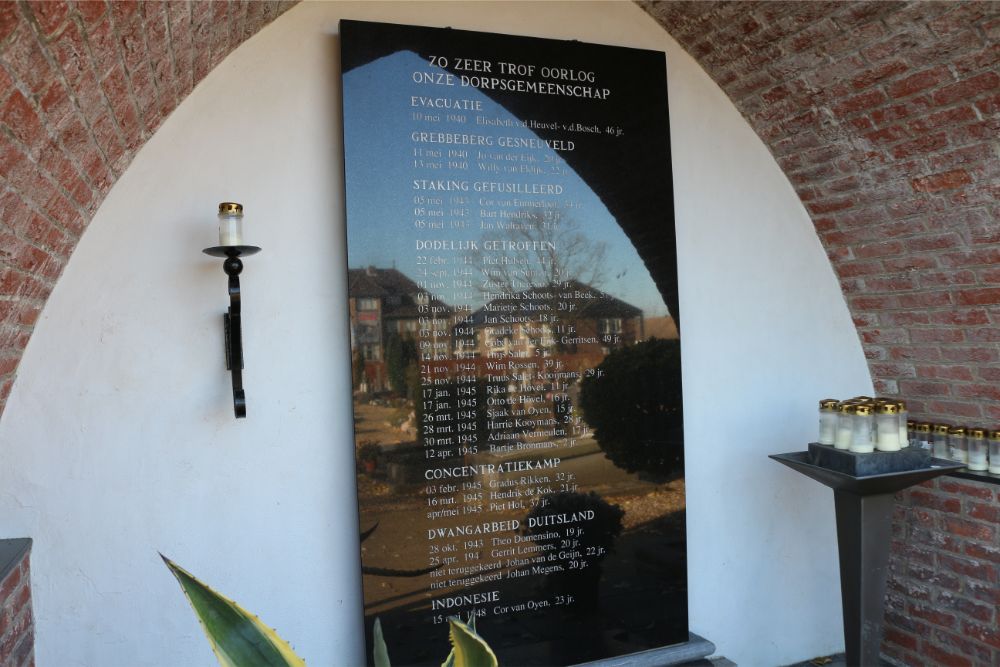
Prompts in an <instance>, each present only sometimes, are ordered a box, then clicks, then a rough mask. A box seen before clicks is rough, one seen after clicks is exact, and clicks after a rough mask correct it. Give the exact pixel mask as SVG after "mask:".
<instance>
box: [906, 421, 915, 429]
mask: <svg viewBox="0 0 1000 667" xmlns="http://www.w3.org/2000/svg"><path fill="white" fill-rule="evenodd" d="M916 427H917V422H915V421H913V420H912V419H907V420H906V429H907V430H908V431H912V430H913V429H914V428H916Z"/></svg>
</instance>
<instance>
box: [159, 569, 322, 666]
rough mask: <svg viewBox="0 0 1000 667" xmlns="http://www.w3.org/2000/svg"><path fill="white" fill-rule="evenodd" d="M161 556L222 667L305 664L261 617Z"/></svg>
mask: <svg viewBox="0 0 1000 667" xmlns="http://www.w3.org/2000/svg"><path fill="white" fill-rule="evenodd" d="M160 557H161V558H162V559H163V562H164V563H166V564H167V567H168V568H170V571H171V572H172V573H173V575H174V577H176V578H177V581H178V583H180V585H181V590H183V591H184V595H185V596H186V597H187V599H188V602H190V603H191V607H192V608H193V609H194V612H195V614H196V615H197V616H198V621H199V622H200V623H201V627H202V630H204V631H205V635H206V636H207V637H208V642H209V644H211V645H212V650H213V651H214V652H215V657H216V658H217V659H218V660H219V664H220V665H222V667H305V664H306V663H305V661H304V660H302V658H300V657H299V656H297V655H295V652H294V651H292V647H291V646H289V645H288V643H287V642H286V641H285V640H283V639H282V638H281V637H279V636H278V634H277V633H276V632H275V631H274V630H272V629H271V628H269V627H267V626H266V625H264V624H263V623H261V622H260V619H258V618H257V617H256V616H254V615H253V614H251V613H249V612H248V611H246V610H245V609H243V607H241V606H240V605H238V604H236V603H235V602H233V601H232V600H230V599H228V598H225V597H223V596H222V595H220V594H218V593H216V592H215V591H214V590H212V589H211V588H210V587H209V586H207V585H206V584H204V583H202V582H201V581H199V580H198V579H197V578H195V577H194V575H192V574H191V573H190V572H188V571H187V570H185V569H184V568H182V567H180V566H179V565H177V564H176V563H174V562H173V561H171V560H170V559H169V558H167V557H166V556H164V555H163V554H160Z"/></svg>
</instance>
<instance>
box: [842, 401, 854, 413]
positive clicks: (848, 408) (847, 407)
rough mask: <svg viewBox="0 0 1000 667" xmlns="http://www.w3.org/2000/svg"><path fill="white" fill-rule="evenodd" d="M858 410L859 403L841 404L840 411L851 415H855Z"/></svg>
mask: <svg viewBox="0 0 1000 667" xmlns="http://www.w3.org/2000/svg"><path fill="white" fill-rule="evenodd" d="M857 409H858V404H857V403H848V402H845V403H841V404H840V411H841V412H844V413H846V414H849V415H853V414H854V412H855V411H856V410H857Z"/></svg>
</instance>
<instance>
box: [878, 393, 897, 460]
mask: <svg viewBox="0 0 1000 667" xmlns="http://www.w3.org/2000/svg"><path fill="white" fill-rule="evenodd" d="M901 448H902V444H900V442H899V406H897V405H896V404H895V403H889V402H885V403H880V404H879V405H878V406H876V408H875V449H877V450H879V451H880V452H898V451H899V450H900V449H901Z"/></svg>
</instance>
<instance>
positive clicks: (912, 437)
mask: <svg viewBox="0 0 1000 667" xmlns="http://www.w3.org/2000/svg"><path fill="white" fill-rule="evenodd" d="M906 442H907V444H908V445H909V446H910V447H916V446H917V422H915V421H913V420H912V419H908V420H907V421H906Z"/></svg>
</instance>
